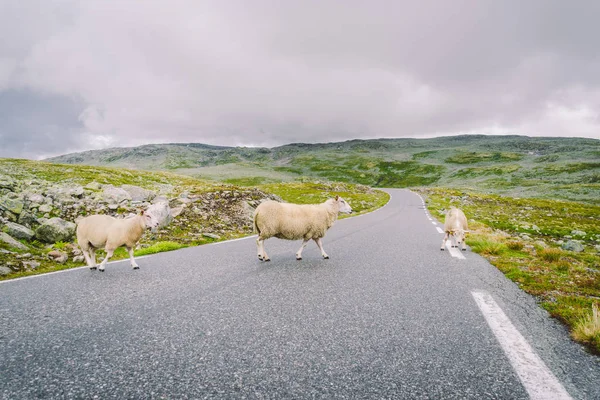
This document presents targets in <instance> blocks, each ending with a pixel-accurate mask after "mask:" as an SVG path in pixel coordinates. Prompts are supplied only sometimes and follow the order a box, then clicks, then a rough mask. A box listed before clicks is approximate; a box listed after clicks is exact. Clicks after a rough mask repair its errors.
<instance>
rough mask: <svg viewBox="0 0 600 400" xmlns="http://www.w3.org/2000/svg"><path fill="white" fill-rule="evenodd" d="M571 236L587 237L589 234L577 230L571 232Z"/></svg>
mask: <svg viewBox="0 0 600 400" xmlns="http://www.w3.org/2000/svg"><path fill="white" fill-rule="evenodd" d="M571 235H573V236H585V235H587V233H586V232H584V231H580V230H577V229H576V230H573V231H571Z"/></svg>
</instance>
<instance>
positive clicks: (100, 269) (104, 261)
mask: <svg viewBox="0 0 600 400" xmlns="http://www.w3.org/2000/svg"><path fill="white" fill-rule="evenodd" d="M105 250H106V257H104V260H102V262H101V263H100V265H99V266H98V270H99V271H100V272H104V268H105V267H106V263H107V262H108V259H109V258H111V257H112V255H113V253H114V252H115V249H105Z"/></svg>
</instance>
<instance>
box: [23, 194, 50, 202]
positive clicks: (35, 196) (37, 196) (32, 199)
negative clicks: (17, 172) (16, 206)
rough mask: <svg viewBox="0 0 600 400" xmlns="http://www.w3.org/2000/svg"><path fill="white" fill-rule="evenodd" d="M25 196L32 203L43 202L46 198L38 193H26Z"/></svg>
mask: <svg viewBox="0 0 600 400" xmlns="http://www.w3.org/2000/svg"><path fill="white" fill-rule="evenodd" d="M25 198H26V199H27V200H29V202H30V203H33V204H44V201H45V200H46V198H45V197H44V196H42V195H41V194H39V193H26V194H25Z"/></svg>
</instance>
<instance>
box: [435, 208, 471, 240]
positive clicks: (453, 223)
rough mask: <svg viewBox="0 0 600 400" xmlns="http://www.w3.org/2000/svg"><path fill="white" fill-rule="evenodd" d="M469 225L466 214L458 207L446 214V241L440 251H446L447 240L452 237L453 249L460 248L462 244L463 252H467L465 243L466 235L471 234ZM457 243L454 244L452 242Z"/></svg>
mask: <svg viewBox="0 0 600 400" xmlns="http://www.w3.org/2000/svg"><path fill="white" fill-rule="evenodd" d="M468 229H469V227H468V225H467V217H465V214H464V213H463V212H462V211H461V210H459V209H458V208H456V207H452V208H451V209H450V210H448V211H447V212H446V220H445V222H444V233H445V234H444V239H443V240H442V247H441V248H440V250H442V251H443V250H444V246H445V245H446V240H448V237H450V244H451V245H452V247H458V246H460V244H461V243H462V251H467V244H466V243H465V234H466V233H467V232H469V230H468ZM453 241H454V242H456V244H453V243H452V242H453Z"/></svg>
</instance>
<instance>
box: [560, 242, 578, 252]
mask: <svg viewBox="0 0 600 400" xmlns="http://www.w3.org/2000/svg"><path fill="white" fill-rule="evenodd" d="M560 247H561V248H562V249H563V250H568V251H574V252H576V253H581V252H582V251H583V249H584V247H583V244H581V243H580V242H577V241H575V240H569V241H568V242H566V243H563V244H562V245H561V246H560Z"/></svg>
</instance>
